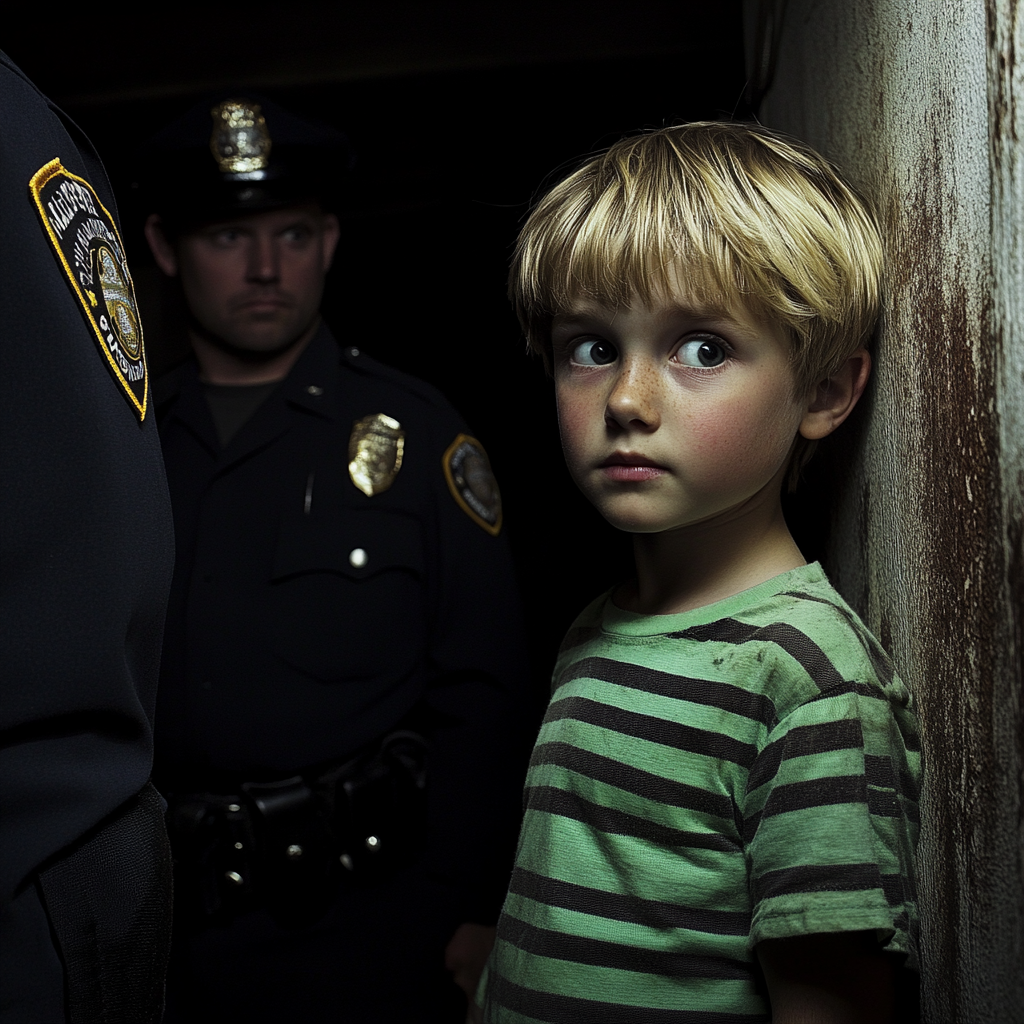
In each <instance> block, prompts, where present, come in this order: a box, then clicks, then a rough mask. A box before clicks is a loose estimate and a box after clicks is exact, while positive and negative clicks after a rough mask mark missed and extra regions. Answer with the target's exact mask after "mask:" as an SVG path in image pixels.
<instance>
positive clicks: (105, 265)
mask: <svg viewBox="0 0 1024 1024" xmlns="http://www.w3.org/2000/svg"><path fill="white" fill-rule="evenodd" d="M28 187H29V191H30V192H31V193H32V199H33V200H34V201H35V204H36V209H37V210H38V211H39V216H40V218H41V219H42V222H43V228H44V229H45V230H46V235H47V237H48V238H49V240H50V243H51V245H52V246H53V250H54V253H55V254H56V256H57V259H58V261H59V262H60V265H61V266H62V267H63V269H64V273H65V275H66V276H67V279H68V284H69V285H70V286H71V290H72V291H73V292H74V294H75V297H76V298H77V299H78V302H79V304H80V305H81V307H82V312H83V313H84V314H85V319H86V321H87V322H88V324H89V326H90V327H91V328H92V332H93V334H94V335H95V336H96V344H97V346H98V347H99V350H100V352H101V354H102V355H103V357H104V359H105V360H106V363H107V365H108V367H109V369H110V372H111V374H112V375H113V377H114V381H115V382H116V383H117V385H118V386H119V387H120V388H121V390H122V391H123V392H124V396H125V398H127V399H128V402H129V404H130V405H131V407H132V410H133V411H134V413H135V415H136V416H138V418H139V420H140V422H141V421H142V420H144V419H145V418H146V408H147V406H148V405H149V374H148V373H147V372H146V352H145V348H144V346H143V343H142V324H141V322H140V320H139V310H138V305H137V303H136V301H135V287H134V285H133V284H132V278H131V274H129V273H128V262H127V260H126V259H125V254H124V245H123V244H122V242H121V236H120V234H119V233H118V230H117V225H116V224H115V223H114V218H113V217H111V215H110V212H109V211H108V210H107V208H106V207H105V206H104V205H103V204H102V203H101V202H100V200H99V196H97V195H96V193H95V192H94V191H93V188H92V186H91V185H90V184H89V182H87V181H86V180H85V179H84V178H80V177H78V175H76V174H72V173H71V172H70V171H68V170H66V169H65V167H64V166H63V164H61V162H60V160H59V159H53V160H51V161H50V162H49V163H48V164H44V165H43V166H42V167H40V168H39V170H38V171H36V173H35V174H33V175H32V177H31V179H30V180H29V183H28Z"/></svg>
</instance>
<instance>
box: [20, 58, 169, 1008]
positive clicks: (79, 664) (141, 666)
mask: <svg viewBox="0 0 1024 1024" xmlns="http://www.w3.org/2000/svg"><path fill="white" fill-rule="evenodd" d="M0 124H2V125H3V129H2V140H0V221H2V223H3V226H4V243H5V245H4V256H3V262H2V265H0V267H2V269H0V309H2V318H3V330H2V339H3V340H2V344H0V389H2V398H0V481H2V484H0V522H2V523H3V529H2V530H0V622H2V624H3V625H2V629H0V678H2V679H3V699H2V700H0V736H2V738H3V739H2V743H0V818H2V825H0V1021H2V1022H3V1024H37V1022H43V1024H54V1022H57V1021H63V1020H69V1021H73V1022H78V1021H101V1020H102V1021H107V1022H112V1024H118V1022H123V1024H129V1022H131V1024H138V1022H140V1021H153V1022H156V1021H159V1019H160V1013H161V1008H162V1002H163V976H164V971H165V968H166V963H167V951H168V947H169V943H170V923H171V920H170V917H171V914H170V912H171V906H170V898H171V896H170V853H169V850H168V847H167V836H166V832H165V831H164V819H163V810H162V808H161V805H160V800H159V797H158V796H157V794H156V791H155V790H154V789H153V787H152V786H151V785H149V784H148V779H149V774H150V768H151V765H152V720H153V706H154V701H155V693H156V682H157V672H158V659H159V655H160V642H161V630H162V626H163V618H164V609H165V606H166V601H167V593H168V588H169V586H170V580H171V568H172V562H173V552H172V547H171V545H172V528H171V512H170V505H169V503H168V500H167V488H166V485H165V483H164V474H163V467H162V465H161V460H160V450H159V442H158V438H157V431H156V422H155V421H156V417H155V416H154V414H153V407H152V397H151V394H150V388H149V377H148V373H147V370H146V357H145V352H144V349H143V336H142V328H141V325H140V323H139V318H138V313H137V309H136V305H135V294H134V290H133V287H132V279H131V275H130V273H129V271H128V266H127V263H126V261H125V254H124V247H123V245H122V242H121V235H120V231H119V228H118V222H117V214H116V207H115V206H114V199H113V196H112V194H111V191H110V187H109V184H108V182H107V179H106V175H105V174H104V171H103V167H102V165H101V164H100V161H99V158H98V157H97V155H96V153H95V151H94V150H93V148H92V146H91V145H90V144H89V141H88V139H86V138H85V136H84V135H83V134H82V132H81V130H80V129H79V128H78V127H76V126H75V125H74V124H73V123H72V122H71V121H70V120H69V119H68V118H67V117H66V116H65V115H64V114H63V113H62V112H61V111H59V110H58V109H57V108H56V107H54V106H53V105H52V104H50V103H49V101H48V100H47V99H46V97H44V96H43V95H42V94H41V93H40V92H39V91H38V90H37V89H36V88H35V87H34V86H33V85H32V83H31V82H29V81H28V80H27V79H26V78H25V77H24V75H23V74H22V73H21V72H20V71H19V70H18V68H17V67H15V66H14V65H13V64H12V63H11V62H10V61H9V60H8V58H7V57H6V56H4V55H3V54H0Z"/></svg>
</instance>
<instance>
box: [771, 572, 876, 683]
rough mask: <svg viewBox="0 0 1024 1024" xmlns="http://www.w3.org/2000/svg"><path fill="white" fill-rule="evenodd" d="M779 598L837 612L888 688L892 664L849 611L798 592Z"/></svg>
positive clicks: (821, 598)
mask: <svg viewBox="0 0 1024 1024" xmlns="http://www.w3.org/2000/svg"><path fill="white" fill-rule="evenodd" d="M779 596H780V597H795V598H797V599H799V600H801V601H814V602H815V603H816V604H822V605H824V606H825V607H826V608H828V609H829V610H830V611H832V612H838V613H839V614H840V615H841V616H842V617H843V618H844V619H845V620H846V624H847V626H849V628H850V631H851V632H852V633H853V634H854V635H855V636H856V637H857V639H858V640H859V641H860V642H861V646H862V647H863V648H864V650H865V651H866V652H867V655H868V657H869V658H870V659H871V666H872V668H874V670H875V675H877V676H878V678H879V679H880V680H881V681H882V682H883V683H884V684H885V685H886V686H888V685H889V684H890V683H891V682H892V680H893V676H894V675H895V670H894V668H893V664H892V662H891V661H890V660H889V656H888V655H887V654H886V653H885V651H884V650H883V649H882V648H881V647H880V646H879V644H878V643H877V642H875V641H874V638H873V637H872V636H870V635H867V634H865V632H864V627H863V626H862V625H861V624H860V623H859V622H858V621H857V620H856V619H855V618H854V616H853V615H852V614H851V613H850V611H849V609H847V608H844V607H843V606H842V605H838V604H835V603H834V602H833V601H830V600H828V599H827V598H824V597H818V596H817V595H815V594H805V593H802V592H800V591H798V590H788V591H786V592H785V593H784V594H780V595H779Z"/></svg>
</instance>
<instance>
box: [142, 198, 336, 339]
mask: <svg viewBox="0 0 1024 1024" xmlns="http://www.w3.org/2000/svg"><path fill="white" fill-rule="evenodd" d="M338 231H339V229H338V219H337V218H336V217H335V216H334V215H333V214H325V213H323V211H322V210H321V209H320V207H319V206H317V205H315V204H309V205H303V206H291V207H288V208H286V209H283V210H270V211H268V212H265V213H251V214H246V215H245V216H241V217H235V218H232V219H230V220H224V221H219V222H217V223H214V224H208V225H206V226H204V227H202V228H199V229H198V230H196V231H193V232H190V233H189V234H186V235H183V236H182V237H181V238H180V239H179V240H178V242H177V244H176V245H175V246H174V247H173V249H171V248H170V247H168V252H169V255H170V259H166V258H165V259H161V258H160V254H159V253H157V252H156V248H155V247H154V253H155V255H156V256H157V262H158V263H159V264H160V266H161V267H162V269H163V270H164V271H165V272H167V273H170V274H172V275H175V274H176V275H178V276H179V277H180V278H181V285H182V289H183V290H184V292H185V300H186V302H187V303H188V306H189V309H190V310H191V312H192V315H193V316H194V317H195V318H196V320H197V321H198V324H199V326H200V327H201V328H202V329H203V331H204V333H205V334H206V335H207V336H208V337H209V338H210V340H212V341H214V342H220V343H221V344H223V345H224V346H225V347H227V348H229V349H236V350H241V351H245V352H264V353H268V354H269V353H275V352H282V351H285V350H286V349H288V348H289V347H290V346H292V345H294V344H295V343H296V342H297V341H299V340H300V339H301V338H303V337H304V336H305V335H306V334H307V332H308V330H309V328H310V327H311V325H312V324H313V322H314V320H315V319H316V316H317V311H318V310H319V308H320V299H321V296H322V295H323V288H324V275H325V274H326V273H327V270H328V268H329V267H330V265H331V259H332V258H333V256H334V249H335V247H336V246H337V244H338Z"/></svg>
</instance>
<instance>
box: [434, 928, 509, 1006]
mask: <svg viewBox="0 0 1024 1024" xmlns="http://www.w3.org/2000/svg"><path fill="white" fill-rule="evenodd" d="M496 934H497V929H496V928H489V927H488V926H487V925H483V924H473V923H472V922H470V921H467V922H466V923H465V924H460V925H459V927H458V928H456V929H455V934H454V935H453V936H452V937H451V941H450V942H449V943H448V946H447V948H446V949H445V951H444V965H445V967H447V968H448V970H449V971H451V972H452V980H453V981H454V982H455V984H456V985H458V986H459V988H461V989H462V991H463V992H465V993H466V1001H467V1004H468V1008H467V1010H466V1024H479V1021H480V1020H481V1016H480V1008H479V1007H478V1006H477V1004H476V987H477V985H478V984H479V982H480V975H481V974H483V972H484V965H485V964H486V963H487V958H488V957H489V956H490V955H491V948H492V947H493V946H494V937H495V935H496Z"/></svg>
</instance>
